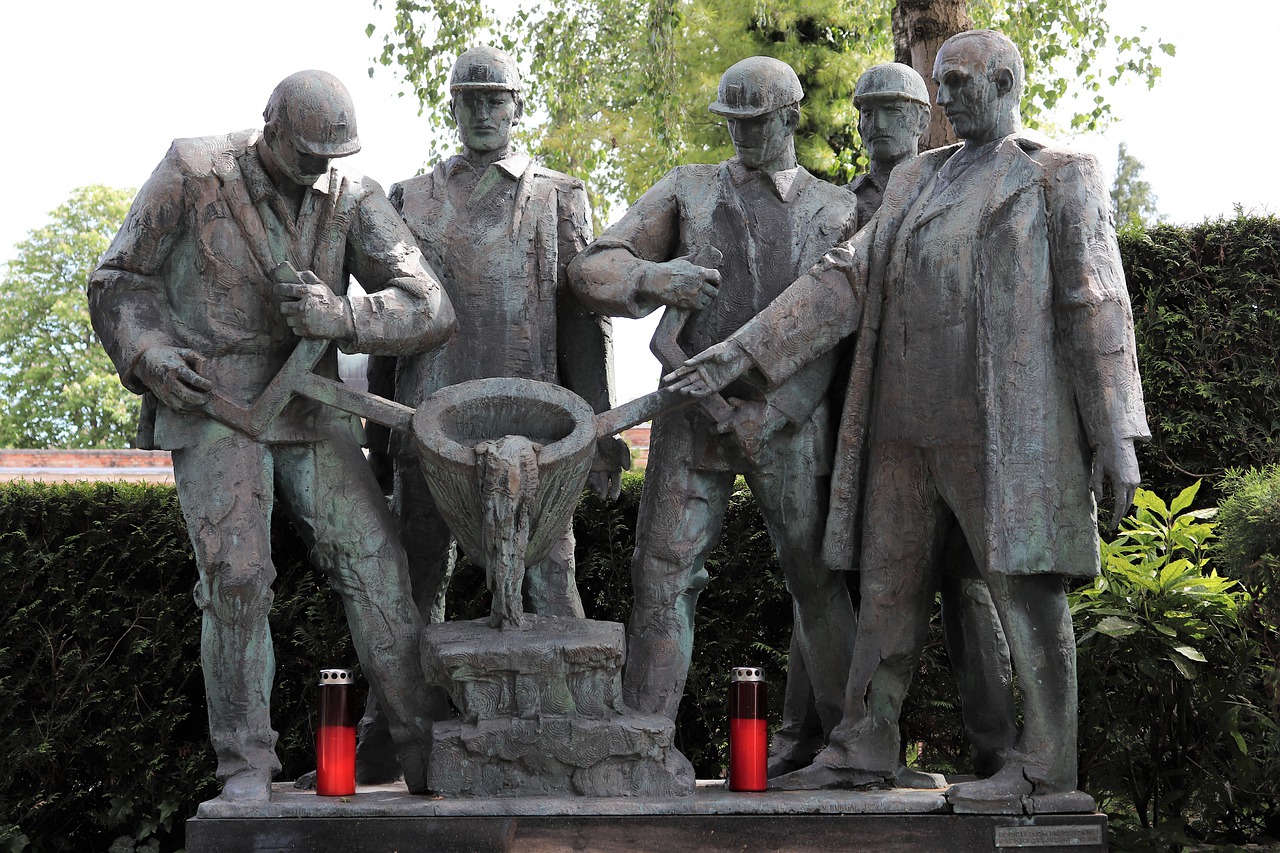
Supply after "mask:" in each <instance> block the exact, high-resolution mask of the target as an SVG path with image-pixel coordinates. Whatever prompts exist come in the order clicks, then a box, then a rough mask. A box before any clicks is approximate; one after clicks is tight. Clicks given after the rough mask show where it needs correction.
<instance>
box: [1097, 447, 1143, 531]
mask: <svg viewBox="0 0 1280 853" xmlns="http://www.w3.org/2000/svg"><path fill="white" fill-rule="evenodd" d="M1104 478H1105V480H1106V481H1107V482H1109V483H1111V492H1112V494H1113V495H1114V497H1115V503H1114V504H1113V505H1112V510H1111V513H1112V514H1111V531H1112V532H1113V533H1114V532H1115V530H1116V529H1117V528H1118V527H1119V526H1120V519H1122V518H1124V516H1125V514H1127V513H1128V512H1129V507H1131V506H1133V496H1134V494H1135V493H1136V492H1137V491H1138V484H1139V483H1141V482H1142V475H1141V474H1140V473H1139V472H1138V454H1137V453H1136V452H1135V451H1134V449H1133V439H1132V438H1120V439H1116V440H1115V442H1114V443H1106V442H1104V443H1102V444H1099V445H1098V446H1097V448H1096V449H1095V450H1094V454H1093V477H1092V479H1091V482H1090V487H1091V488H1092V489H1093V497H1094V500H1096V501H1098V502H1101V501H1102V487H1103V480H1104Z"/></svg>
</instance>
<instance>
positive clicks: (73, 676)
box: [0, 475, 790, 851]
mask: <svg viewBox="0 0 1280 853" xmlns="http://www.w3.org/2000/svg"><path fill="white" fill-rule="evenodd" d="M642 483H643V479H642V477H640V476H639V475H628V476H627V478H626V479H625V482H624V490H623V497H622V499H621V500H620V501H619V502H618V503H616V504H613V505H609V506H606V505H604V504H603V503H602V502H601V501H599V500H598V499H596V498H594V497H591V496H590V495H585V496H584V497H583V502H582V504H581V506H580V507H579V511H578V514H577V517H576V520H575V525H576V531H577V537H578V557H579V561H580V562H579V569H578V576H579V588H580V590H581V593H582V597H583V601H584V605H585V607H586V609H587V615H588V616H591V617H593V618H599V619H611V620H615V621H625V620H626V616H627V614H628V612H629V611H630V608H631V582H630V555H631V548H632V544H633V539H634V533H633V531H634V529H635V517H636V511H637V507H638V503H639V496H640V489H641V485H642ZM0 531H3V532H0V625H2V626H3V628H2V630H0V695H3V696H5V697H6V701H5V702H3V703H0V754H2V755H4V756H5V772H4V773H2V774H0V804H3V805H2V806H0V850H6V849H13V850H22V849H24V848H25V847H27V845H30V849H31V850H33V851H64V850H65V851H71V850H74V851H87V850H106V849H107V848H108V847H109V846H111V845H112V844H113V842H114V843H116V846H117V849H119V850H131V849H148V847H150V848H151V849H166V850H168V849H174V848H175V847H178V846H180V845H181V838H182V821H183V820H185V819H186V818H187V817H190V816H191V815H192V814H194V813H195V807H196V805H197V804H198V803H199V802H200V801H201V800H204V799H207V798H209V797H211V796H214V795H215V794H216V793H217V785H216V783H215V782H214V779H213V770H214V759H213V753H212V750H211V749H210V747H209V744H208V727H207V721H206V716H205V707H204V684H203V681H202V676H201V671H200V664H199V634H200V618H199V612H198V611H197V609H196V607H195V604H194V603H193V601H192V599H191V589H192V587H193V585H194V584H195V580H196V569H195V563H194V559H193V557H192V555H191V550H190V545H189V543H188V540H187V532H186V527H185V525H184V523H183V520H182V516H181V513H180V511H179V509H178V504H177V499H176V496H175V494H174V491H173V489H171V488H165V487H154V486H139V485H125V484H100V485H93V486H82V485H76V486H54V487H49V486H41V485H23V484H18V485H8V486H4V487H0ZM272 538H273V541H272V546H273V547H272V551H273V554H272V556H273V560H274V561H275V564H276V569H277V572H278V579H277V581H276V584H275V590H276V597H275V603H274V606H273V608H272V615H271V623H272V633H273V635H274V640H275V650H276V658H277V668H276V684H275V689H274V693H273V696H272V712H273V719H274V722H275V726H276V729H277V730H278V731H279V733H280V741H279V744H278V747H277V748H278V752H279V754H280V759H281V762H282V763H283V765H284V770H283V772H282V774H281V777H280V778H293V777H295V776H297V775H300V774H301V773H303V772H305V771H306V770H309V769H310V768H311V767H312V762H313V761H314V750H313V743H314V723H315V720H314V714H315V692H314V683H315V677H316V670H317V669H318V668H319V667H321V666H324V665H353V664H354V663H355V654H354V652H353V651H352V647H351V642H350V638H349V635H348V632H347V629H346V622H345V618H344V616H343V613H342V606H341V602H340V601H339V600H338V598H337V596H336V595H335V594H334V593H333V592H332V591H331V590H330V589H329V588H328V585H327V582H326V581H325V580H324V578H323V577H322V576H321V575H320V574H319V573H317V572H315V571H314V570H313V569H312V568H311V567H310V566H309V565H308V563H307V560H306V549H305V546H304V545H303V544H302V542H301V541H300V540H299V539H298V537H297V535H296V533H295V532H294V531H293V529H292V527H291V526H290V525H289V523H288V522H287V521H286V520H285V518H284V517H283V515H278V516H277V518H276V519H275V520H274V525H273V534H272ZM721 541H722V544H721V546H720V548H718V549H717V550H716V551H715V552H714V553H713V555H712V557H711V560H710V562H709V569H710V571H711V573H712V575H713V580H712V583H711V585H710V586H709V587H708V589H707V590H706V591H705V592H704V593H703V595H702V599H701V601H700V603H699V620H700V622H699V626H698V635H697V644H696V647H695V651H694V663H693V667H692V669H691V672H690V677H689V686H688V691H687V693H686V700H685V702H684V704H683V706H682V709H681V716H680V720H679V727H680V742H679V746H680V748H681V749H682V750H684V751H685V753H686V754H687V755H689V757H690V759H691V760H693V761H694V762H695V766H696V767H697V770H698V772H699V774H700V775H702V776H718V775H719V774H720V772H721V768H722V766H723V762H724V748H725V740H726V731H725V726H726V723H725V721H724V708H725V701H726V691H727V687H728V676H729V668H730V667H732V666H735V665H741V664H743V663H746V662H759V661H761V660H763V659H766V658H768V657H769V653H768V650H770V649H775V650H776V649H782V650H785V649H786V646H787V641H788V637H789V631H790V598H789V597H788V596H787V594H786V592H785V589H784V586H783V582H782V578H781V574H780V571H779V570H778V568H777V561H776V560H775V559H774V557H773V550H772V547H771V546H770V545H769V542H768V536H767V534H765V533H764V526H763V522H762V521H761V520H760V518H759V514H758V513H757V511H756V509H755V505H754V503H753V502H752V500H751V498H750V494H749V493H748V492H747V491H746V490H745V489H744V488H740V489H739V490H738V491H737V492H736V493H735V495H734V497H733V500H732V502H731V506H730V509H729V513H728V516H727V518H726V522H725V533H724V536H723V537H722V540H721ZM488 601H489V600H488V593H487V592H486V591H485V588H484V573H483V572H480V571H478V570H475V569H471V568H468V567H467V565H466V562H465V560H464V561H462V562H461V565H460V566H459V570H458V572H457V573H456V576H455V578H454V583H453V587H452V589H451V594H450V610H451V613H452V616H453V618H464V619H465V618H478V617H479V616H482V615H484V614H486V613H487V612H488V608H489V603H488ZM770 678H771V680H772V681H773V683H774V684H776V685H779V690H778V692H777V693H775V698H774V702H773V704H774V706H775V708H774V717H775V718H776V717H777V714H778V710H779V709H780V707H781V690H780V685H781V683H782V679H783V671H782V669H781V667H780V666H773V667H771V672H770Z"/></svg>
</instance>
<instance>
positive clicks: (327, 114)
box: [262, 71, 360, 157]
mask: <svg viewBox="0 0 1280 853" xmlns="http://www.w3.org/2000/svg"><path fill="white" fill-rule="evenodd" d="M262 116H263V118H265V119H266V121H267V123H268V124H270V123H272V122H277V123H279V125H280V126H281V128H282V129H284V130H286V131H287V132H288V133H289V134H290V135H291V136H292V138H293V143H294V145H295V146H296V147H297V148H298V149H299V150H301V151H304V152H306V153H307V154H312V155H315V156H317V157H346V156H347V155H349V154H354V153H356V152H357V151H359V150H360V139H359V137H357V136H356V108H355V104H353V103H352V102H351V94H350V93H349V92H348V91H347V87H346V86H343V85H342V81H340V80H339V79H338V78H337V77H334V76H333V75H332V74H330V73H329V72H327V71H299V72H298V73H296V74H290V75H289V76H288V77H286V78H284V79H283V80H281V81H280V85H278V86H276V88H275V91H274V92H272V93H271V97H270V98H269V99H268V100H267V108H266V110H264V111H263V113H262Z"/></svg>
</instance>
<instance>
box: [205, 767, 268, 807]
mask: <svg viewBox="0 0 1280 853" xmlns="http://www.w3.org/2000/svg"><path fill="white" fill-rule="evenodd" d="M217 799H218V800H221V801H223V802H230V803H266V802H270V800H271V774H270V773H269V772H267V771H265V770H256V769H253V768H249V769H246V770H241V771H240V772H238V773H236V774H234V775H232V776H230V777H228V778H227V780H226V781H225V782H223V783H222V793H221V794H219V795H218V797H217Z"/></svg>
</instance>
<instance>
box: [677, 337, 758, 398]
mask: <svg viewBox="0 0 1280 853" xmlns="http://www.w3.org/2000/svg"><path fill="white" fill-rule="evenodd" d="M751 364H752V362H751V356H749V355H747V351H746V350H744V349H743V348H742V345H741V344H739V343H738V342H737V341H735V340H734V339H733V338H730V339H729V340H727V341H723V342H721V343H718V344H716V345H715V346H711V347H707V348H706V349H704V350H703V351H702V352H700V353H698V354H697V355H695V356H694V357H693V358H690V359H689V360H688V361H686V362H685V363H684V364H682V365H680V366H679V367H677V368H676V369H675V370H673V371H671V372H670V373H668V374H667V375H666V376H664V377H662V381H663V383H664V385H665V386H666V387H668V388H670V389H671V390H673V391H679V392H680V393H682V394H688V395H689V396H690V397H706V396H709V395H711V394H714V393H715V392H717V391H719V390H720V389H722V388H724V387H725V386H726V385H728V384H729V383H730V382H732V381H733V380H735V379H737V378H738V377H739V376H741V375H742V374H744V373H746V372H747V371H748V370H750V369H751Z"/></svg>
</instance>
